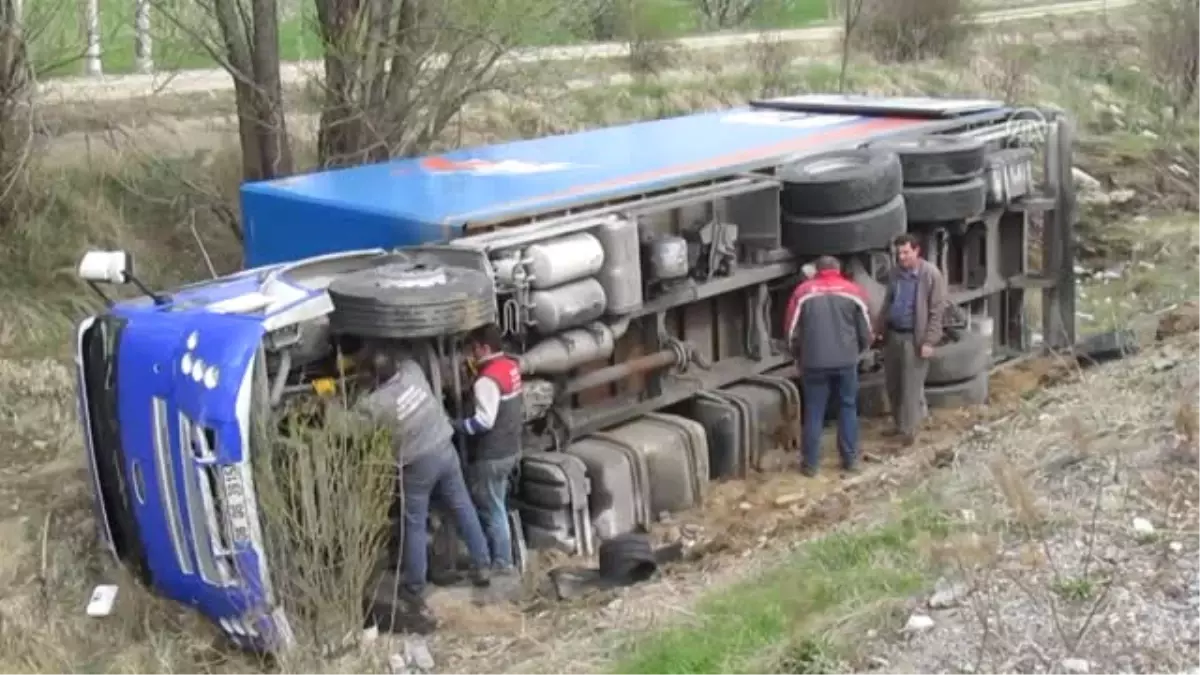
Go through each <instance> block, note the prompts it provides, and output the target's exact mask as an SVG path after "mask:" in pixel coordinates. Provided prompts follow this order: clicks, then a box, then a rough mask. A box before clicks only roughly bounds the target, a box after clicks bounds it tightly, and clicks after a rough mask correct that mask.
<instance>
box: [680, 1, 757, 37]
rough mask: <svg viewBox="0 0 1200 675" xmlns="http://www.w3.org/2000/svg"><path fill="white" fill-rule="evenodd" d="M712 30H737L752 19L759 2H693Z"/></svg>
mask: <svg viewBox="0 0 1200 675" xmlns="http://www.w3.org/2000/svg"><path fill="white" fill-rule="evenodd" d="M693 2H694V3H695V5H696V11H698V12H699V13H700V16H701V17H703V18H704V23H705V24H706V25H707V26H708V28H710V29H717V30H720V29H725V28H736V27H737V26H740V25H742V24H744V23H746V20H747V19H749V18H750V15H751V14H753V13H754V10H755V9H756V8H757V7H758V5H759V4H760V3H759V0H693Z"/></svg>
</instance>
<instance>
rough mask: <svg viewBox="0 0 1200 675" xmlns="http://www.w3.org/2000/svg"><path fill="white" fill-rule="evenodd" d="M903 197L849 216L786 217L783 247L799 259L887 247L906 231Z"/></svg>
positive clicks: (786, 215) (897, 196)
mask: <svg viewBox="0 0 1200 675" xmlns="http://www.w3.org/2000/svg"><path fill="white" fill-rule="evenodd" d="M907 222H908V221H907V217H906V211H905V210H904V197H902V196H900V195H896V197H894V198H893V199H892V200H891V201H889V202H888V203H886V204H884V205H883V206H878V207H876V208H873V209H871V210H869V211H863V212H861V213H854V214H851V215H848V216H826V217H818V216H808V217H802V216H796V215H791V214H786V213H785V214H784V215H783V232H782V233H781V234H782V238H783V245H784V246H785V247H787V248H788V249H790V250H791V252H792V253H793V254H794V255H796V256H800V257H805V256H818V255H841V254H845V253H861V252H862V251H869V250H871V249H879V248H887V247H888V246H889V245H891V243H892V239H894V238H895V237H896V236H897V235H899V234H901V233H903V232H904V231H905V229H906V228H907Z"/></svg>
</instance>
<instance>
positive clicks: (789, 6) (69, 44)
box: [25, 0, 827, 77]
mask: <svg viewBox="0 0 1200 675" xmlns="http://www.w3.org/2000/svg"><path fill="white" fill-rule="evenodd" d="M99 1H100V27H101V37H100V42H101V50H102V53H101V61H102V63H103V67H104V72H105V73H106V74H118V73H128V72H132V71H133V65H134V27H133V25H134V24H133V20H134V3H133V0H99ZM560 1H563V2H566V1H568V0H560ZM637 2H638V5H637V7H638V9H637V16H638V21H639V22H640V23H641V24H643V30H644V31H645V34H646V35H647V36H651V37H655V38H660V37H665V38H674V37H682V36H686V35H695V34H698V33H703V32H705V27H704V21H703V17H702V16H701V15H700V13H699V12H698V11H697V9H696V3H695V2H694V0H637ZM152 3H153V8H152V10H151V35H152V37H153V40H154V48H153V53H154V61H155V67H156V68H155V69H156V70H158V71H169V70H175V69H188V68H211V67H214V66H216V62H215V61H214V60H213V59H212V58H211V57H210V56H209V54H208V53H207V52H206V51H205V49H204V48H203V47H202V46H201V42H202V41H201V40H199V39H197V34H202V35H207V36H209V38H208V40H206V41H208V42H209V43H213V44H215V41H213V40H212V38H213V37H215V34H214V31H215V28H214V27H213V26H212V23H211V21H209V20H208V19H207V17H206V16H204V15H203V13H202V11H201V10H199V9H197V3H192V2H187V0H152ZM826 3H827V0H776V1H774V2H769V3H761V8H760V9H759V10H757V11H756V14H755V16H753V17H751V19H750V20H749V21H748V22H747V23H746V24H745V25H744V26H743V27H744V28H746V29H752V28H763V27H772V28H796V27H801V26H806V25H811V24H813V23H816V22H820V21H822V20H824V19H825V18H826V15H827V14H826V12H827V10H826V7H827V5H826ZM572 6H574V2H572ZM767 8H769V9H767ZM83 11H84V10H83V3H81V2H77V1H68V0H26V3H25V25H26V29H27V31H28V34H29V36H30V38H31V39H30V43H31V45H32V48H33V58H34V62H35V64H36V66H37V68H38V69H39V71H40V73H41V74H42V75H43V76H51V77H53V76H64V75H79V74H82V73H83V55H84V49H85V46H86V44H87V43H86V37H85V20H84V14H83ZM280 12H281V17H280V19H281V20H280V39H279V42H280V51H281V56H282V58H283V60H284V61H299V60H307V59H316V58H320V57H321V44H320V40H319V39H318V37H317V34H316V31H315V26H314V20H315V15H316V10H315V8H314V6H313V4H312V3H310V2H302V1H293V0H282V1H281V2H280ZM562 14H563V16H564V19H563V20H562V21H559V22H555V25H550V26H547V27H546V28H545V30H539V31H537V34H536V35H534V36H531V37H530V38H528V39H527V40H526V41H525V42H526V44H527V45H528V46H545V45H554V44H576V43H581V42H590V41H594V40H595V35H594V34H592V31H591V28H590V26H589V22H587V21H583V20H580V19H579V16H578V15H579V12H575V11H570V12H563V13H562ZM181 26H186V27H187V29H186V30H185V29H184V28H182V27H181Z"/></svg>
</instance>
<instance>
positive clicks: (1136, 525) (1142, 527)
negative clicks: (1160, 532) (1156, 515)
mask: <svg viewBox="0 0 1200 675" xmlns="http://www.w3.org/2000/svg"><path fill="white" fill-rule="evenodd" d="M1133 531H1134V532H1137V533H1138V534H1154V524H1153V523H1151V522H1150V521H1148V520H1146V519H1145V518H1134V519H1133Z"/></svg>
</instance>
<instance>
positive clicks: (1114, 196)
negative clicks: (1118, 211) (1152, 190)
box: [1108, 188, 1137, 204]
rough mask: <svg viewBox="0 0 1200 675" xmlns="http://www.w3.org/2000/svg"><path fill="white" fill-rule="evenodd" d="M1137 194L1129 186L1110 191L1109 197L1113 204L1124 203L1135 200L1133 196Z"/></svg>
mask: <svg viewBox="0 0 1200 675" xmlns="http://www.w3.org/2000/svg"><path fill="white" fill-rule="evenodd" d="M1136 196H1137V193H1136V192H1134V191H1133V190H1130V189H1128V188H1122V189H1120V190H1113V191H1112V192H1110V193H1108V198H1109V200H1111V202H1112V203H1113V204H1124V203H1126V202H1130V201H1133V198H1134V197H1136Z"/></svg>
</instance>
